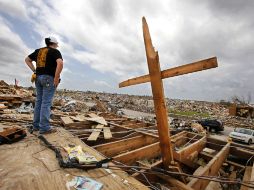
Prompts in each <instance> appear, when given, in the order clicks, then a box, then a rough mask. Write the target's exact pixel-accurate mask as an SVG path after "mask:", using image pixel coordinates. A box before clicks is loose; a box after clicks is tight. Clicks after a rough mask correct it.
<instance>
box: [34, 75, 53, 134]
mask: <svg viewBox="0 0 254 190" xmlns="http://www.w3.org/2000/svg"><path fill="white" fill-rule="evenodd" d="M35 86H36V94H37V97H36V102H35V108H34V120H33V127H34V129H35V130H40V132H41V133H44V132H46V131H48V130H50V129H51V127H50V124H49V119H50V108H51V104H52V100H53V97H54V93H55V89H56V88H55V86H54V77H52V76H50V75H37V77H36V80H35Z"/></svg>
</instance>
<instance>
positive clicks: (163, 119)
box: [142, 17, 173, 168]
mask: <svg viewBox="0 0 254 190" xmlns="http://www.w3.org/2000/svg"><path fill="white" fill-rule="evenodd" d="M142 22H143V36H144V42H145V49H146V58H147V63H148V69H149V74H150V78H151V86H152V93H153V100H154V108H155V115H156V120H157V127H158V133H159V138H160V148H161V154H162V161H163V165H164V167H165V168H167V167H168V166H169V165H170V164H171V162H173V152H172V147H171V140H170V133H169V125H168V114H167V109H166V104H165V99H164V89H163V83H162V79H161V69H160V64H159V55H158V52H155V51H154V48H153V44H152V40H151V37H150V33H149V28H148V25H147V23H146V19H145V17H143V18H142Z"/></svg>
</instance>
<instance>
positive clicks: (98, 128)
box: [87, 125, 103, 141]
mask: <svg viewBox="0 0 254 190" xmlns="http://www.w3.org/2000/svg"><path fill="white" fill-rule="evenodd" d="M102 128H103V125H97V126H96V127H95V129H94V130H93V132H92V134H91V135H90V136H89V137H88V139H87V140H88V141H96V140H97V138H98V137H99V135H100V133H101V130H102Z"/></svg>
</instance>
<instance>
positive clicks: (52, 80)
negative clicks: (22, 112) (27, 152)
mask: <svg viewBox="0 0 254 190" xmlns="http://www.w3.org/2000/svg"><path fill="white" fill-rule="evenodd" d="M45 43H46V47H42V48H40V49H36V50H35V51H34V52H33V53H32V54H30V55H28V57H26V59H25V62H26V64H27V65H28V66H29V68H30V69H31V70H32V71H33V72H34V74H33V76H32V80H35V86H36V94H37V97H36V103H35V108H34V119H33V130H34V131H39V133H40V134H46V133H52V132H55V131H56V130H55V129H54V128H52V127H51V126H50V123H49V119H50V108H51V104H52V100H53V96H54V93H55V90H56V87H57V86H58V84H59V82H60V74H61V72H62V69H63V59H62V55H61V53H60V51H59V50H57V47H58V41H57V40H56V38H54V37H48V38H45ZM32 61H35V62H36V69H35V67H34V65H33V63H32Z"/></svg>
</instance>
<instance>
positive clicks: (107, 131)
mask: <svg viewBox="0 0 254 190" xmlns="http://www.w3.org/2000/svg"><path fill="white" fill-rule="evenodd" d="M103 134H104V139H111V138H112V133H111V131H110V128H109V127H103Z"/></svg>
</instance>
